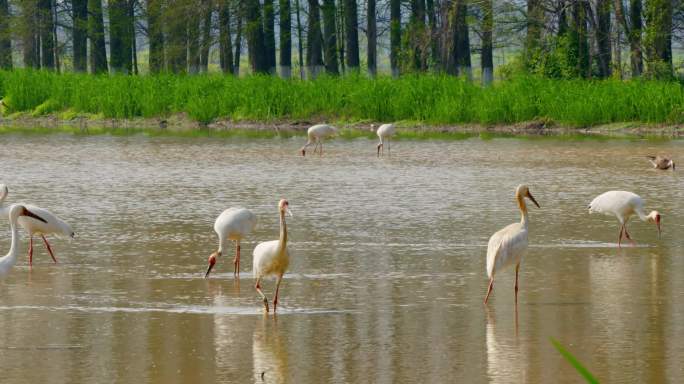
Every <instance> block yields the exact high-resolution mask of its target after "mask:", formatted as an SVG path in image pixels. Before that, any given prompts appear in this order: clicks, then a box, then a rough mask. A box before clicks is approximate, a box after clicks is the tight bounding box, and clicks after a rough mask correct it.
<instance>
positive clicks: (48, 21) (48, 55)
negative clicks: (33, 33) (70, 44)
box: [37, 0, 57, 70]
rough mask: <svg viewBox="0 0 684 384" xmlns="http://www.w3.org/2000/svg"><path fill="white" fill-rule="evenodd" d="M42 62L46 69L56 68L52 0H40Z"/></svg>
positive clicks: (39, 19) (39, 20)
mask: <svg viewBox="0 0 684 384" xmlns="http://www.w3.org/2000/svg"><path fill="white" fill-rule="evenodd" d="M37 16H38V23H39V39H40V63H41V66H42V67H43V68H45V69H51V70H52V69H55V46H56V45H57V44H56V41H55V35H54V29H55V25H54V15H53V9H52V1H51V0H39V1H38V15H37Z"/></svg>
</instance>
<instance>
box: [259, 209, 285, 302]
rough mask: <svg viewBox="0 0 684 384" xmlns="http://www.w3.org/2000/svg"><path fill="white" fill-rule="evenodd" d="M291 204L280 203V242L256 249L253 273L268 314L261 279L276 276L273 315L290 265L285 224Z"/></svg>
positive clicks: (266, 243) (272, 241) (260, 245)
mask: <svg viewBox="0 0 684 384" xmlns="http://www.w3.org/2000/svg"><path fill="white" fill-rule="evenodd" d="M289 206H290V203H288V201H287V200H285V199H282V200H280V202H279V203H278V213H279V214H280V238H279V239H278V240H271V241H266V242H263V243H259V244H258V245H257V246H256V248H254V260H253V272H254V278H255V279H256V284H255V285H254V288H256V290H257V292H258V293H259V295H261V298H262V299H263V301H264V307H265V308H266V312H268V299H266V295H264V292H263V291H262V290H261V284H260V283H261V279H262V278H263V277H267V276H270V275H275V276H276V279H277V280H276V290H275V298H274V299H273V313H275V311H276V307H277V306H278V292H279V290H280V282H281V281H282V280H283V274H285V271H286V270H287V267H288V265H289V264H290V252H289V251H288V249H287V224H286V223H285V214H286V213H287V214H288V215H290V216H292V212H290V207H289Z"/></svg>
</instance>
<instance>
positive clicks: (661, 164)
mask: <svg viewBox="0 0 684 384" xmlns="http://www.w3.org/2000/svg"><path fill="white" fill-rule="evenodd" d="M646 157H647V158H648V161H650V162H651V164H653V168H655V169H662V170H665V169H670V167H672V170H673V171H674V170H675V163H674V161H673V160H672V159H670V158H669V157H665V156H646Z"/></svg>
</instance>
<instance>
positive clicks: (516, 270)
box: [515, 263, 520, 305]
mask: <svg viewBox="0 0 684 384" xmlns="http://www.w3.org/2000/svg"><path fill="white" fill-rule="evenodd" d="M519 269H520V263H518V264H516V265H515V305H518V270H519Z"/></svg>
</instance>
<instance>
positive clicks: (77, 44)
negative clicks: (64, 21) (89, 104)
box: [0, 0, 88, 72]
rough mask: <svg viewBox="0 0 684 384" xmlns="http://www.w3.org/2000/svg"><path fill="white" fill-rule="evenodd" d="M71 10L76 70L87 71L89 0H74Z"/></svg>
mask: <svg viewBox="0 0 684 384" xmlns="http://www.w3.org/2000/svg"><path fill="white" fill-rule="evenodd" d="M0 1H2V0H0ZM71 12H72V19H73V34H72V38H73V47H74V48H73V49H74V71H76V72H86V71H87V70H88V0H72V1H71Z"/></svg>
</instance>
